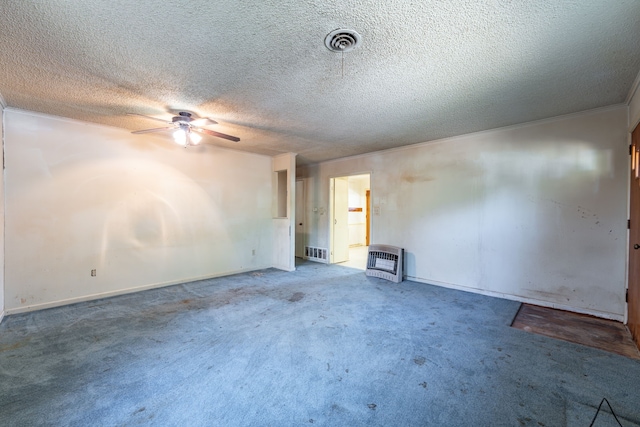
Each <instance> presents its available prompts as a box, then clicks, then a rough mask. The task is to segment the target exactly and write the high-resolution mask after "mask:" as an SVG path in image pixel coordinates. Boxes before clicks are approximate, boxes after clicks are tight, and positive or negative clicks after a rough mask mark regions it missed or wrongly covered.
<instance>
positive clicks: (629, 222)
mask: <svg viewBox="0 0 640 427" xmlns="http://www.w3.org/2000/svg"><path fill="white" fill-rule="evenodd" d="M627 230H631V220H630V219H628V220H627Z"/></svg>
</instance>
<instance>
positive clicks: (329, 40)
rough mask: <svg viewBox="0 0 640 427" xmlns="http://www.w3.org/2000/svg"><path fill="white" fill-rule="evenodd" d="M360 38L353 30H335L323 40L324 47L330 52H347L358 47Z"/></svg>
mask: <svg viewBox="0 0 640 427" xmlns="http://www.w3.org/2000/svg"><path fill="white" fill-rule="evenodd" d="M361 40H362V38H361V37H360V34H358V33H357V32H355V31H353V30H345V29H341V28H339V29H337V30H333V31H331V32H330V33H329V34H327V37H325V38H324V45H325V46H326V47H327V49H329V50H330V51H332V52H349V51H350V50H353V49H355V48H356V47H358V46H360V41H361Z"/></svg>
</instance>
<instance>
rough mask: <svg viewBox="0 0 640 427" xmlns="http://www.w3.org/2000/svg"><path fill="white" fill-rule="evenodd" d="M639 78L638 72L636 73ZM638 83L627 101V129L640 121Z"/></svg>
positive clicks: (630, 128) (632, 127)
mask: <svg viewBox="0 0 640 427" xmlns="http://www.w3.org/2000/svg"><path fill="white" fill-rule="evenodd" d="M638 78H640V74H639V75H638ZM639 88H640V85H639V86H636V87H635V92H634V93H633V96H632V97H631V99H630V101H629V131H632V130H633V129H635V128H636V126H637V125H638V124H639V123H640V90H639Z"/></svg>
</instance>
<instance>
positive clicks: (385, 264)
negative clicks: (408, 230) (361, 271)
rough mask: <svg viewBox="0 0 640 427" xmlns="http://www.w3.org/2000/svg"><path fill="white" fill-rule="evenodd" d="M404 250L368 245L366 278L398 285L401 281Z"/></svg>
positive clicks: (394, 247)
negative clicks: (377, 278)
mask: <svg viewBox="0 0 640 427" xmlns="http://www.w3.org/2000/svg"><path fill="white" fill-rule="evenodd" d="M403 264H404V249H402V248H398V247H396V246H389V245H369V255H368V256H367V269H366V270H365V274H366V275H367V276H372V277H379V278H381V279H387V280H390V281H392V282H396V283H400V282H402V280H403Z"/></svg>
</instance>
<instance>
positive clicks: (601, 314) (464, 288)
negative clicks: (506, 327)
mask: <svg viewBox="0 0 640 427" xmlns="http://www.w3.org/2000/svg"><path fill="white" fill-rule="evenodd" d="M406 278H407V280H411V281H413V282H419V283H426V284H428V285H436V286H442V287H443V288H449V289H456V290H458V291H465V292H471V293H474V294H480V295H486V296H490V297H496V298H503V299H508V300H511V301H518V302H522V303H527V304H533V305H539V306H542V307H549V308H555V309H558V310H565V311H571V312H573V313H580V314H588V315H590V316H595V317H601V318H603V319H609V320H616V321H618V322H624V314H616V313H609V312H606V311H598V310H590V309H586V308H582V307H574V306H571V305H565V304H557V303H554V302H549V301H544V300H539V299H535V298H528V297H522V296H518V295H512V294H505V293H502V292H495V291H487V290H484V289H476V288H471V287H468V286H462V285H456V284H453V283H447V282H439V281H437V280H426V279H421V278H419V277H413V276H406Z"/></svg>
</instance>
